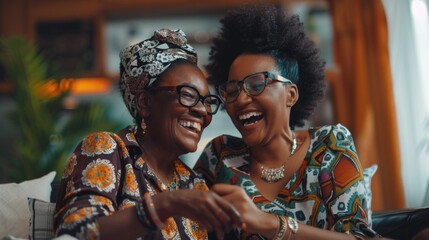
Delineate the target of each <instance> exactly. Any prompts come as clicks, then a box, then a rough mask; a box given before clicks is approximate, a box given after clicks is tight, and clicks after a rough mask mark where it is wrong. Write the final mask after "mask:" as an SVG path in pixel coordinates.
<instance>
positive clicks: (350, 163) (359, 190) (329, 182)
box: [319, 125, 377, 237]
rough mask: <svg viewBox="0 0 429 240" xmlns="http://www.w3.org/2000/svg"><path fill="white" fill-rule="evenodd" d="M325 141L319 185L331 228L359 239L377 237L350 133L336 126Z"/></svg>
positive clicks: (360, 168)
mask: <svg viewBox="0 0 429 240" xmlns="http://www.w3.org/2000/svg"><path fill="white" fill-rule="evenodd" d="M324 141H325V144H326V152H325V155H324V158H323V162H322V166H321V174H320V175H319V181H320V184H321V187H322V188H321V189H322V197H323V201H324V202H325V206H326V207H327V218H328V228H330V229H331V230H334V231H337V232H345V233H350V234H353V235H354V236H356V237H377V234H376V233H375V232H374V231H373V230H372V229H371V228H370V226H369V224H368V207H367V206H368V201H367V199H366V197H365V196H366V188H365V184H364V177H363V169H362V165H361V163H360V161H359V158H358V155H357V153H356V149H355V146H354V143H353V138H352V135H351V133H350V131H349V130H348V129H347V128H345V127H344V126H342V125H335V126H333V127H332V129H331V132H330V134H329V135H328V136H327V138H325V139H324Z"/></svg>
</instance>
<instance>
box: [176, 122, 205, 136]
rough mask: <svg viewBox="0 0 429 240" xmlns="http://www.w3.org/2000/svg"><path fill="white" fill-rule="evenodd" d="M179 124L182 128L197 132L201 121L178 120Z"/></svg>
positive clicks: (199, 130)
mask: <svg viewBox="0 0 429 240" xmlns="http://www.w3.org/2000/svg"><path fill="white" fill-rule="evenodd" d="M179 124H180V125H182V126H183V127H184V128H186V129H188V130H191V131H192V132H195V133H199V132H201V123H198V122H191V121H180V122H179Z"/></svg>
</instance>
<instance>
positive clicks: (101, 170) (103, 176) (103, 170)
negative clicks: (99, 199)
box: [82, 158, 116, 192]
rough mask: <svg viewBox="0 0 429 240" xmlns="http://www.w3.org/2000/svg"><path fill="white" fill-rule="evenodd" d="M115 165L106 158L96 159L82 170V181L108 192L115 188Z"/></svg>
mask: <svg viewBox="0 0 429 240" xmlns="http://www.w3.org/2000/svg"><path fill="white" fill-rule="evenodd" d="M114 172H115V167H114V166H113V165H112V164H111V163H110V162H109V160H107V159H100V158H99V159H97V160H95V161H93V162H91V163H90V164H88V166H87V167H86V168H85V170H83V172H82V175H83V176H82V182H83V184H84V185H86V186H89V187H95V188H97V189H99V190H101V191H106V192H110V191H112V190H113V188H115V183H116V176H115V173H114Z"/></svg>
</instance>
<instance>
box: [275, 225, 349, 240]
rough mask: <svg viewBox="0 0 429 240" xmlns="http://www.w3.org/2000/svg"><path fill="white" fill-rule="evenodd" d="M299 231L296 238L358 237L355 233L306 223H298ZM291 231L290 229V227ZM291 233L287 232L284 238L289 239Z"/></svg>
mask: <svg viewBox="0 0 429 240" xmlns="http://www.w3.org/2000/svg"><path fill="white" fill-rule="evenodd" d="M298 225H299V227H298V231H297V233H296V234H295V239H296V240H301V239H318V240H325V239H326V240H334V239H339V240H346V239H356V238H355V237H354V236H353V235H350V234H345V233H339V232H334V231H329V230H325V229H320V228H316V227H313V226H309V225H305V224H298ZM288 231H290V229H288ZM288 234H289V233H287V234H285V235H286V236H285V237H284V238H283V239H285V240H286V239H287V236H288Z"/></svg>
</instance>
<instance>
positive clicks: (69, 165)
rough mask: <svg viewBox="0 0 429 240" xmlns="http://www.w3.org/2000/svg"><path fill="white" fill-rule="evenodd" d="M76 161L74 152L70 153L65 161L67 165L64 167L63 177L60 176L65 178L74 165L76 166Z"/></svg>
mask: <svg viewBox="0 0 429 240" xmlns="http://www.w3.org/2000/svg"><path fill="white" fill-rule="evenodd" d="M76 164H77V162H76V154H74V153H73V154H72V155H71V156H70V158H69V160H68V161H67V165H66V167H65V168H64V173H63V177H62V178H67V177H69V176H70V175H71V174H72V172H73V169H74V166H76Z"/></svg>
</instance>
